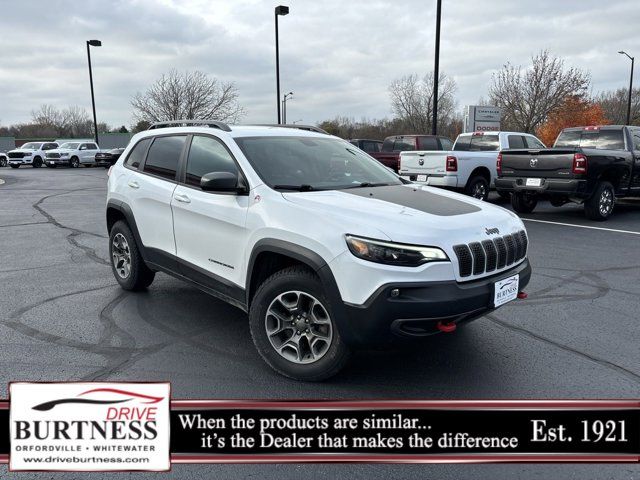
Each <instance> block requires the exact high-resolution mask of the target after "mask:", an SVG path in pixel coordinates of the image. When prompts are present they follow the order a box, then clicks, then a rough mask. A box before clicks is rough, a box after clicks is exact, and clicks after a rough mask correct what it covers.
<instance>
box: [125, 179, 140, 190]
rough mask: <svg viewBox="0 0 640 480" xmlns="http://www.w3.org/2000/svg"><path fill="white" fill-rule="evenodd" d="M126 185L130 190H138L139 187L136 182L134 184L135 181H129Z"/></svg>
mask: <svg viewBox="0 0 640 480" xmlns="http://www.w3.org/2000/svg"><path fill="white" fill-rule="evenodd" d="M127 185H129V186H130V187H131V188H140V185H138V182H136V181H135V180H129V183H127Z"/></svg>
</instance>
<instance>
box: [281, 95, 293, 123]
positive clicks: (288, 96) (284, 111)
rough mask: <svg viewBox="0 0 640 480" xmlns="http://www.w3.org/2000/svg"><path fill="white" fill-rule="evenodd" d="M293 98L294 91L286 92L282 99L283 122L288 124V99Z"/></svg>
mask: <svg viewBox="0 0 640 480" xmlns="http://www.w3.org/2000/svg"><path fill="white" fill-rule="evenodd" d="M288 98H289V99H291V98H293V92H289V93H286V94H285V95H284V98H283V99H282V123H284V124H285V125H286V124H287V99H288Z"/></svg>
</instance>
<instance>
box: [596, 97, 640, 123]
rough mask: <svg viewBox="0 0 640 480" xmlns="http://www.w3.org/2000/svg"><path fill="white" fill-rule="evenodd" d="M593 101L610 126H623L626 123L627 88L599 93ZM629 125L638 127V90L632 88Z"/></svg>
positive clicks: (639, 117) (639, 110) (639, 113)
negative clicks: (598, 106)
mask: <svg viewBox="0 0 640 480" xmlns="http://www.w3.org/2000/svg"><path fill="white" fill-rule="evenodd" d="M593 101H594V102H596V103H597V104H598V105H600V108H602V111H603V112H604V116H605V117H606V118H607V120H609V121H610V122H611V123H612V124H614V125H624V124H625V123H627V105H628V102H629V89H628V88H619V89H617V90H609V91H607V92H601V93H600V94H599V95H598V96H596V97H595V98H594V99H593ZM631 125H640V88H634V89H633V94H632V95H631Z"/></svg>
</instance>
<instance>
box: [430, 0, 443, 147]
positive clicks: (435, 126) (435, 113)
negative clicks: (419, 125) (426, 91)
mask: <svg viewBox="0 0 640 480" xmlns="http://www.w3.org/2000/svg"><path fill="white" fill-rule="evenodd" d="M441 17H442V0H437V6H436V52H435V61H434V66H433V121H432V122H431V133H432V134H433V135H437V133H438V80H439V78H438V77H439V76H440V19H441Z"/></svg>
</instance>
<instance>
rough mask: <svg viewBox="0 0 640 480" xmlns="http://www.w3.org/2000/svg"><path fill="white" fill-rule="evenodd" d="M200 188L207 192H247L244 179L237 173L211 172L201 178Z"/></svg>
mask: <svg viewBox="0 0 640 480" xmlns="http://www.w3.org/2000/svg"><path fill="white" fill-rule="evenodd" d="M200 188H202V190H203V191H205V192H224V193H245V192H246V191H247V187H246V185H244V179H243V178H242V177H241V176H239V175H238V174H237V173H231V172H210V173H206V174H204V175H203V176H202V178H201V179H200Z"/></svg>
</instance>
